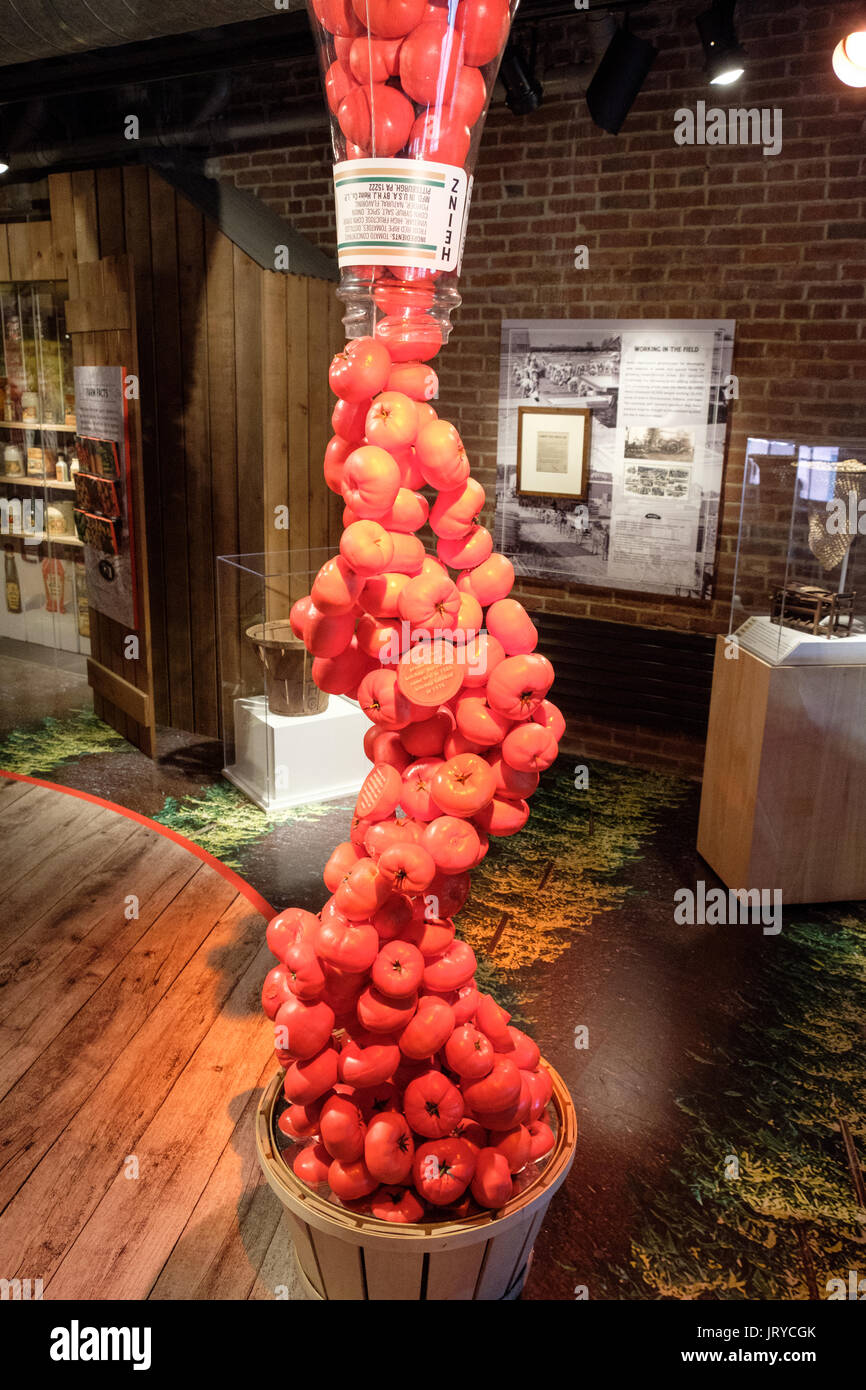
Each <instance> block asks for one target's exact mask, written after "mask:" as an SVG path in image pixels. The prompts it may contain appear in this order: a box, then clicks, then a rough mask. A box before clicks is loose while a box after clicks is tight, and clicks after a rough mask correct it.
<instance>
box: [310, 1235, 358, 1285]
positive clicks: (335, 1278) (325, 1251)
mask: <svg viewBox="0 0 866 1390" xmlns="http://www.w3.org/2000/svg"><path fill="white" fill-rule="evenodd" d="M309 1230H310V1238H311V1240H312V1242H313V1249H314V1250H315V1252H316V1262H317V1264H318V1266H319V1271H320V1273H321V1276H322V1283H323V1285H324V1288H325V1297H326V1298H327V1299H329V1300H335V1299H338V1300H339V1299H352V1300H360V1299H364V1298H366V1291H365V1285H364V1259H363V1252H362V1251H361V1247H360V1246H359V1245H349V1244H348V1242H347V1241H344V1240H340V1238H339V1236H330V1235H326V1234H325V1232H324V1231H316V1230H314V1229H313V1228H312V1226H311V1227H310V1228H309Z"/></svg>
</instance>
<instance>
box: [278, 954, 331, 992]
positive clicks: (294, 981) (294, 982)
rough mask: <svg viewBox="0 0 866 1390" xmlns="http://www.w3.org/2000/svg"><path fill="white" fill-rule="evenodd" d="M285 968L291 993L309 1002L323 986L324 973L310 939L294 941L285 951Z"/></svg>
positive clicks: (321, 990) (322, 989)
mask: <svg viewBox="0 0 866 1390" xmlns="http://www.w3.org/2000/svg"><path fill="white" fill-rule="evenodd" d="M286 970H287V972H288V977H289V987H290V989H291V991H292V994H295V995H297V997H298V998H299V999H303V1000H305V1001H306V1002H309V1001H310V1000H313V999H318V998H319V997H320V996H321V994H322V993H323V991H324V988H325V975H324V971H323V970H322V967H321V965H320V964H319V957H318V956H317V955H316V952H315V949H314V947H313V945H312V942H310V941H296V942H295V944H294V946H290V947H289V949H288V951H287V952H286Z"/></svg>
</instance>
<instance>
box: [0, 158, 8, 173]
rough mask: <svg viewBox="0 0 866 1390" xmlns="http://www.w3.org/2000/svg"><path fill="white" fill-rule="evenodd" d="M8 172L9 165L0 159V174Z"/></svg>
mask: <svg viewBox="0 0 866 1390" xmlns="http://www.w3.org/2000/svg"><path fill="white" fill-rule="evenodd" d="M8 173H9V165H8V164H7V163H6V161H5V160H3V159H0V174H8Z"/></svg>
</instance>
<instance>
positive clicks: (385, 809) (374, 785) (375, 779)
mask: <svg viewBox="0 0 866 1390" xmlns="http://www.w3.org/2000/svg"><path fill="white" fill-rule="evenodd" d="M402 790H403V779H402V777H401V776H400V773H399V772H398V771H397V769H396V767H392V766H391V765H390V764H389V763H377V764H376V766H375V767H374V768H373V771H372V772H368V773H367V776H366V777H365V779H364V783H363V786H362V787H361V790H360V791H359V793H358V800H357V801H356V802H355V815H356V816H358V817H360V818H361V819H362V820H374V821H379V820H385V819H387V817H388V816H391V815H393V814H394V811H395V810H396V808H397V806H398V804H399V801H400V793H401V792H402Z"/></svg>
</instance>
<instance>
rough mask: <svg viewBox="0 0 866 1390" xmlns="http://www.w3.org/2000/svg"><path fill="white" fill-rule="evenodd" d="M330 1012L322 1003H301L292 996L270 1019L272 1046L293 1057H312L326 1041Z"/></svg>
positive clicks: (332, 1016) (331, 1011)
mask: <svg viewBox="0 0 866 1390" xmlns="http://www.w3.org/2000/svg"><path fill="white" fill-rule="evenodd" d="M333 1028H334V1010H333V1009H332V1008H331V1007H330V1005H328V1004H326V1003H325V1002H324V1001H323V1000H319V1001H310V1002H309V1003H307V1002H305V1001H304V1000H303V999H298V998H297V996H296V995H292V997H291V999H287V1000H286V1001H285V1003H283V1004H281V1005H280V1007H279V1009H278V1010H277V1013H276V1016H275V1018H274V1037H275V1040H276V1041H275V1046H276V1047H279V1048H281V1049H282V1050H283V1051H284V1052H290V1053H291V1054H292V1056H293V1057H300V1058H307V1057H314V1056H315V1055H316V1053H317V1052H321V1050H322V1048H323V1047H325V1045H326V1044H327V1043H328V1042H329V1041H330V1038H331V1033H332V1032H333Z"/></svg>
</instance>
